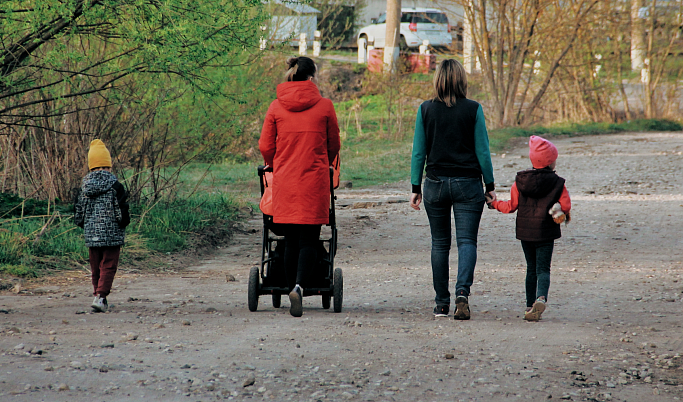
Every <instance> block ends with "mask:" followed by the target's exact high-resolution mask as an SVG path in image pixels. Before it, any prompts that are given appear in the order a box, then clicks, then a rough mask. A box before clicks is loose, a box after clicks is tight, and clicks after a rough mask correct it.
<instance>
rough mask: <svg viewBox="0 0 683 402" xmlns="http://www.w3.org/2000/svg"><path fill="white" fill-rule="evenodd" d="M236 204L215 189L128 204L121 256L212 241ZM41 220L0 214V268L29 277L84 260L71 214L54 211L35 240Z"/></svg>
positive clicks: (234, 216)
mask: <svg viewBox="0 0 683 402" xmlns="http://www.w3.org/2000/svg"><path fill="white" fill-rule="evenodd" d="M29 201H31V200H26V204H28V203H29ZM19 202H21V201H19ZM238 208H239V204H237V203H236V202H235V201H234V200H233V199H232V198H230V197H226V196H222V195H216V194H208V195H202V196H198V195H195V196H193V197H191V198H188V199H183V200H176V201H174V202H167V203H159V204H156V205H155V206H154V207H152V208H151V209H150V208H147V207H143V206H140V205H134V206H133V207H132V208H131V218H132V222H131V224H130V226H128V228H127V229H126V245H125V246H124V248H123V251H122V256H121V259H122V261H123V262H131V261H133V260H140V259H145V258H147V257H149V256H150V255H153V254H154V253H170V252H177V251H181V250H184V249H186V248H187V247H188V246H190V245H202V241H203V240H204V239H208V242H209V243H212V242H214V241H216V239H220V238H223V237H225V236H227V235H228V234H229V233H228V232H229V228H230V223H231V222H233V221H234V220H236V219H237V213H238ZM46 223H47V218H45V217H41V216H25V217H24V218H11V219H0V273H5V274H9V275H14V276H24V277H35V276H40V275H43V274H45V273H47V272H50V271H53V270H59V269H70V268H74V267H76V266H82V265H87V262H86V261H87V259H88V248H87V247H86V246H85V242H84V239H83V230H82V229H81V228H78V227H75V226H74V225H73V220H72V219H71V216H70V215H62V214H59V215H58V216H57V217H56V218H55V219H54V220H53V221H52V222H51V224H50V225H49V226H47V227H46V229H45V231H44V232H43V234H42V235H41V236H40V238H39V239H38V240H37V241H35V239H36V237H37V236H38V234H39V233H40V232H41V230H42V228H43V227H45V225H46Z"/></svg>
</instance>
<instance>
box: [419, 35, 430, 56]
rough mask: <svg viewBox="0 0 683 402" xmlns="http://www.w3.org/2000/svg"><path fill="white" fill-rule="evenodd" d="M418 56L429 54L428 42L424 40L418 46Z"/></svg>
mask: <svg viewBox="0 0 683 402" xmlns="http://www.w3.org/2000/svg"><path fill="white" fill-rule="evenodd" d="M420 54H429V40H428V39H425V40H423V41H422V44H421V45H420Z"/></svg>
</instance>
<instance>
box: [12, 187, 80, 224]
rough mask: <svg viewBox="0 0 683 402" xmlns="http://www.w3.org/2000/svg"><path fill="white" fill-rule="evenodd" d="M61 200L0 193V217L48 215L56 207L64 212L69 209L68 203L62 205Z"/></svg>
mask: <svg viewBox="0 0 683 402" xmlns="http://www.w3.org/2000/svg"><path fill="white" fill-rule="evenodd" d="M59 202H60V201H59V199H56V200H55V202H53V203H48V202H47V201H44V200H34V199H23V198H21V197H19V196H17V195H15V194H10V193H0V218H11V217H21V216H24V215H26V216H34V215H47V214H48V213H54V211H55V208H56V210H58V211H60V212H62V213H64V212H66V211H68V210H69V207H68V206H67V205H60V204H59ZM55 204H56V205H55ZM48 207H49V208H50V211H48Z"/></svg>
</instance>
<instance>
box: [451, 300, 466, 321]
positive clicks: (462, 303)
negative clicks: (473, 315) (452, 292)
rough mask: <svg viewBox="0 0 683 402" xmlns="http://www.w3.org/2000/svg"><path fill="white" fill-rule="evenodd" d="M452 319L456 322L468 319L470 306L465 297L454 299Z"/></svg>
mask: <svg viewBox="0 0 683 402" xmlns="http://www.w3.org/2000/svg"><path fill="white" fill-rule="evenodd" d="M453 318H454V319H456V320H469V319H470V305H469V303H468V300H467V296H458V297H456V298H455V314H453Z"/></svg>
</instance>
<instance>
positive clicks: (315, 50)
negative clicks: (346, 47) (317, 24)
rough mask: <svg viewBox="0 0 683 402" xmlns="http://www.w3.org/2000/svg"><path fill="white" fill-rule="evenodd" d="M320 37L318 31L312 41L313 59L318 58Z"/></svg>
mask: <svg viewBox="0 0 683 402" xmlns="http://www.w3.org/2000/svg"><path fill="white" fill-rule="evenodd" d="M321 36H322V34H321V33H320V31H315V34H314V39H313V56H314V57H318V56H320V47H321V43H320V37H321Z"/></svg>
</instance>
